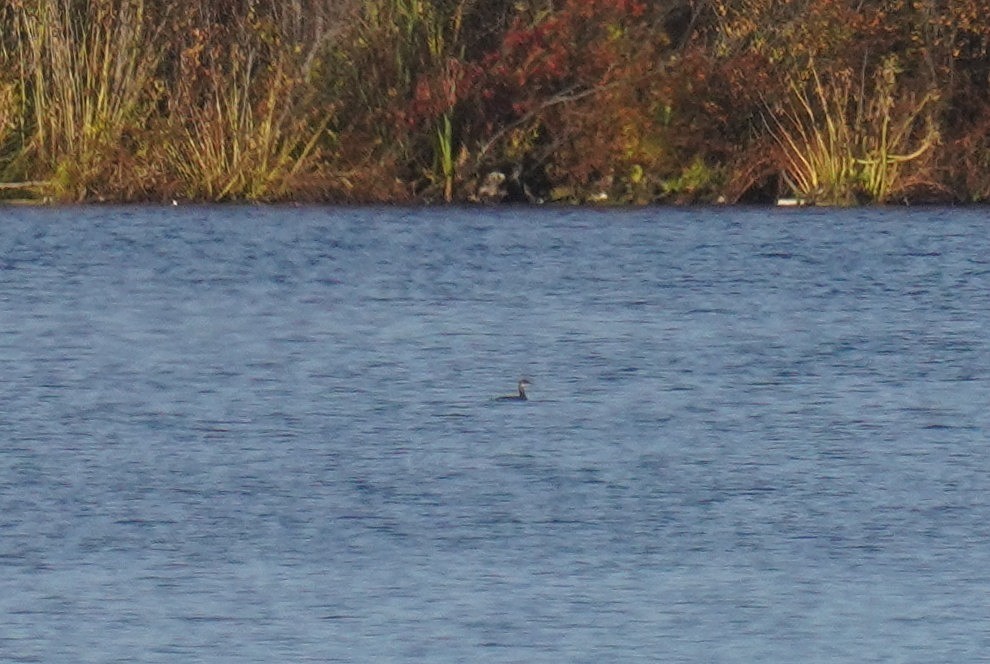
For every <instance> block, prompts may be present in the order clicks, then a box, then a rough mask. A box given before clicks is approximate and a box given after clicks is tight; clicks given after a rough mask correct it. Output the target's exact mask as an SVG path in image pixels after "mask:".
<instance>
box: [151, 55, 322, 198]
mask: <svg viewBox="0 0 990 664" xmlns="http://www.w3.org/2000/svg"><path fill="white" fill-rule="evenodd" d="M228 64H229V69H227V70H226V71H225V72H224V73H223V74H222V75H218V76H216V77H213V78H212V79H211V89H210V90H209V91H208V93H207V95H206V97H205V102H204V103H202V104H201V105H197V106H193V107H188V108H184V109H182V111H181V113H179V114H178V115H176V116H175V117H173V118H172V119H171V121H170V128H169V131H168V134H167V137H166V139H165V141H164V150H163V158H164V162H165V163H164V166H163V168H164V170H165V171H166V172H167V173H169V174H171V179H172V180H173V181H174V185H173V190H172V192H171V193H172V195H174V196H179V197H185V198H190V199H205V200H211V201H222V200H279V199H285V198H288V197H290V196H292V195H293V194H295V193H300V184H301V179H302V178H304V177H305V176H307V175H308V174H309V173H310V172H311V171H312V169H313V168H315V162H316V156H317V150H316V148H317V146H318V143H319V141H320V139H321V137H323V136H324V134H325V131H326V128H327V124H328V122H329V115H327V114H326V113H323V112H322V111H321V110H320V109H319V107H318V106H316V105H314V104H313V103H312V99H311V98H309V97H308V96H307V95H308V91H309V86H308V85H307V84H306V83H305V82H304V81H302V80H301V79H299V78H298V77H296V76H294V75H293V72H292V71H291V70H292V66H291V64H290V63H289V62H288V61H287V60H286V59H278V60H276V61H275V62H274V63H270V64H264V63H259V62H258V54H257V52H255V51H249V52H247V53H244V54H241V53H237V52H235V53H234V54H232V55H231V59H230V62H229V63H228ZM320 115H323V117H320Z"/></svg>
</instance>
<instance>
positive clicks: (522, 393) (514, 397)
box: [495, 378, 532, 401]
mask: <svg viewBox="0 0 990 664" xmlns="http://www.w3.org/2000/svg"><path fill="white" fill-rule="evenodd" d="M530 385H532V383H531V382H529V381H528V380H526V379H525V378H520V379H519V394H506V395H505V396H504V397H496V398H495V400H496V401H528V399H527V398H526V388H527V387H529V386H530Z"/></svg>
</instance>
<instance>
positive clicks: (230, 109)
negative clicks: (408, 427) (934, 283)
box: [0, 0, 990, 204]
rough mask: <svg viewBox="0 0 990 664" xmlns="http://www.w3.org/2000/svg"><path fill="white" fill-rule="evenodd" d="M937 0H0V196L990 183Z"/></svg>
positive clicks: (491, 197) (749, 190)
mask: <svg viewBox="0 0 990 664" xmlns="http://www.w3.org/2000/svg"><path fill="white" fill-rule="evenodd" d="M943 5H944V3H936V2H934V0H931V1H924V0H923V1H921V2H911V3H906V2H903V1H902V0H887V1H879V2H866V3H863V2H861V3H849V2H833V1H828V0H826V1H825V2H820V1H819V2H807V1H796V0H791V1H788V2H771V1H770V0H708V1H706V2H700V3H699V2H688V1H686V0H685V1H681V2H678V1H676V0H675V1H674V2H667V3H647V2H641V1H637V0H557V1H555V2H550V1H549V0H543V1H542V2H541V1H534V2H528V3H520V2H510V1H508V0H496V1H494V2H483V1H482V0H435V1H433V2H427V1H426V0H363V1H357V0H289V1H284V2H283V1H276V0H191V1H190V2H186V3H166V2H161V1H158V0H87V1H81V0H0V26H2V33H0V35H2V36H0V183H6V184H7V185H8V186H0V199H3V198H11V197H19V198H23V197H35V198H38V199H45V200H54V201H93V200H112V201H158V200H172V199H181V200H198V201H226V200H248V201H284V200H306V201H335V202H385V201H387V202H445V201H447V202H461V201H520V202H524V201H565V202H573V203H583V202H589V201H608V202H614V203H651V202H670V203H706V202H715V201H724V202H729V203H732V202H739V201H743V202H758V201H770V200H774V199H775V198H777V197H797V198H800V199H802V200H806V201H812V202H817V203H823V204H853V203H890V202H902V201H908V202H927V201H953V202H974V201H986V200H988V198H990V119H988V118H990V88H988V87H987V86H986V85H985V83H986V81H987V80H988V78H990V53H988V45H990V27H988V25H987V24H986V22H985V21H984V20H983V10H984V9H985V7H983V6H982V3H981V2H979V1H977V0H960V1H959V2H955V3H951V6H949V7H945V6H943ZM12 183H28V184H27V185H24V186H13V185H12Z"/></svg>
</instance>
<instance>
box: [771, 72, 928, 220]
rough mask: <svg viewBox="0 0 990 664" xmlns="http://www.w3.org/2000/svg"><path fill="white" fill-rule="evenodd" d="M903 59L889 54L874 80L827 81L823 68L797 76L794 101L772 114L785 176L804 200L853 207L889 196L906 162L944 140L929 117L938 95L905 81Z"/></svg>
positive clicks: (845, 75)
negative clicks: (902, 86)
mask: <svg viewBox="0 0 990 664" xmlns="http://www.w3.org/2000/svg"><path fill="white" fill-rule="evenodd" d="M897 73H898V69H897V63H896V61H895V60H893V59H892V58H888V59H886V60H884V62H883V63H882V64H881V65H880V66H879V67H878V68H877V70H876V73H875V75H874V80H873V81H872V82H869V81H867V79H866V76H865V73H864V74H863V75H861V77H860V80H859V82H858V85H857V83H856V82H854V80H853V77H852V75H851V73H850V72H848V71H845V72H840V73H838V74H836V75H834V76H832V77H831V78H830V79H828V81H827V82H825V81H823V80H822V77H821V76H820V75H819V74H818V71H817V69H816V68H814V67H812V68H811V69H810V76H809V78H808V79H807V80H805V81H801V80H796V79H795V80H792V81H791V83H790V96H789V99H788V101H787V102H785V103H784V104H782V105H781V106H780V107H778V108H776V109H773V110H772V111H771V112H770V113H769V115H765V116H764V122H765V124H766V126H767V128H768V130H769V131H770V133H771V135H772V136H773V137H774V139H775V141H776V142H777V145H778V147H779V148H780V154H781V162H782V163H781V168H782V173H783V177H784V179H785V181H786V182H787V184H788V185H789V186H790V187H791V188H792V190H793V192H794V193H795V194H796V195H797V196H798V197H799V198H802V199H805V200H806V201H809V202H816V203H821V204H829V205H845V204H850V203H853V202H855V201H856V200H857V199H861V198H865V199H867V200H870V201H873V202H886V201H888V200H889V199H890V197H891V196H892V194H893V193H895V192H896V191H897V190H898V188H899V187H901V186H902V184H903V171H902V166H903V165H904V164H906V163H907V162H911V161H914V160H916V159H918V158H919V157H920V156H921V155H923V154H924V153H925V152H927V151H928V150H929V149H930V148H931V147H932V146H933V145H934V144H935V143H936V142H937V141H938V139H939V136H938V132H937V130H936V129H935V128H934V124H933V123H932V122H930V121H929V120H930V119H929V118H928V117H926V115H925V112H926V111H927V110H928V109H929V108H930V105H931V102H932V101H934V100H935V98H936V97H935V95H934V94H933V93H929V94H926V95H923V96H921V97H920V98H918V97H916V96H914V95H910V94H906V93H902V92H901V91H900V90H899V89H898V86H897Z"/></svg>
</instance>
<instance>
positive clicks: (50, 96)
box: [15, 0, 162, 199]
mask: <svg viewBox="0 0 990 664" xmlns="http://www.w3.org/2000/svg"><path fill="white" fill-rule="evenodd" d="M15 11H16V12H17V17H18V21H17V23H18V27H19V31H18V39H19V41H20V43H19V49H20V51H21V52H22V53H23V54H24V56H25V64H24V69H23V70H22V71H21V78H20V81H19V84H20V88H21V90H22V91H23V94H24V96H25V101H26V104H27V107H28V108H29V109H30V110H29V119H28V123H29V125H30V136H29V138H28V139H27V142H26V145H25V153H26V157H27V158H28V159H30V160H32V161H33V162H34V163H35V164H36V167H35V172H33V173H32V175H33V176H34V177H36V178H50V179H51V181H52V182H51V187H52V192H53V194H54V195H55V196H56V197H58V198H62V199H82V198H84V197H86V196H87V195H93V194H94V193H98V192H94V191H93V189H94V188H98V187H99V186H101V185H100V182H101V180H103V179H104V178H103V176H104V175H105V173H106V171H107V169H110V168H113V167H114V165H113V162H114V161H115V155H116V153H117V152H118V151H119V149H120V143H121V140H122V137H123V136H124V135H125V133H126V132H128V131H131V130H134V131H140V130H141V129H142V128H143V127H144V125H145V123H146V121H147V118H148V116H149V114H150V113H151V111H152V109H153V104H152V103H150V102H151V99H152V95H151V94H150V91H151V90H152V88H153V85H152V83H153V80H154V74H155V71H156V69H157V68H158V66H159V64H160V59H161V57H162V51H161V49H160V47H159V46H158V45H157V43H156V41H157V40H156V38H155V37H156V35H155V34H154V33H153V32H152V31H150V30H149V29H148V27H147V25H146V20H145V4H144V1H143V0H90V1H89V2H79V1H76V0H25V2H23V3H20V4H18V5H17V7H16V9H15Z"/></svg>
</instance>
